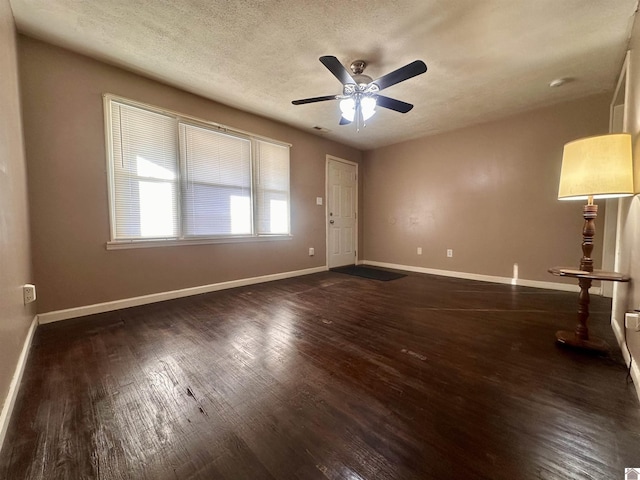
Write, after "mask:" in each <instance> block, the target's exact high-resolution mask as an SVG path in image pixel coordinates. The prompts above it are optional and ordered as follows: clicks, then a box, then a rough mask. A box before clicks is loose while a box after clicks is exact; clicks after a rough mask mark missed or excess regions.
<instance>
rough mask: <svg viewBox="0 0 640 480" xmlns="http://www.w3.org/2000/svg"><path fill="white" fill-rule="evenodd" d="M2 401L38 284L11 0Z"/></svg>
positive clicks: (1, 141)
mask: <svg viewBox="0 0 640 480" xmlns="http://www.w3.org/2000/svg"><path fill="white" fill-rule="evenodd" d="M0 72H1V73H0V402H2V403H3V404H4V402H5V398H6V396H7V392H8V390H9V384H10V383H11V378H12V376H13V373H14V371H15V368H16V364H17V362H18V357H19V355H20V352H21V350H22V346H23V344H24V341H25V339H26V336H27V331H28V330H29V326H30V325H31V320H32V319H33V316H34V314H35V311H34V310H35V309H34V307H33V304H31V305H30V306H28V307H25V305H24V304H23V302H22V285H23V284H25V283H29V282H32V281H33V279H32V277H31V257H30V253H29V247H30V245H29V218H28V212H27V180H26V171H25V166H26V164H25V159H24V149H23V143H22V126H21V120H20V102H19V98H20V95H19V90H18V65H17V58H16V32H15V27H14V24H13V15H12V13H11V9H10V7H9V1H8V0H0Z"/></svg>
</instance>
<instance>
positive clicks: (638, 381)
mask: <svg viewBox="0 0 640 480" xmlns="http://www.w3.org/2000/svg"><path fill="white" fill-rule="evenodd" d="M622 324H623V325H624V320H623V321H622ZM611 328H612V329H613V333H614V334H615V335H616V339H617V340H618V345H619V346H620V351H621V352H622V356H623V357H624V361H625V364H626V365H627V367H628V366H629V362H631V356H630V355H629V350H627V346H626V345H625V344H624V332H623V331H622V328H621V327H620V325H619V324H618V322H614V321H613V318H612V319H611ZM634 360H635V361H634V362H633V364H632V365H631V378H632V380H633V386H634V387H635V389H636V395H638V401H640V367H639V366H638V359H637V358H636V359H634Z"/></svg>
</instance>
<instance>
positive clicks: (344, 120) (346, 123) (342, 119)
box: [338, 117, 351, 125]
mask: <svg viewBox="0 0 640 480" xmlns="http://www.w3.org/2000/svg"><path fill="white" fill-rule="evenodd" d="M350 123H351V120H347V119H346V118H344V117H340V122H338V125H349V124H350Z"/></svg>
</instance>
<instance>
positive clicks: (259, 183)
mask: <svg viewBox="0 0 640 480" xmlns="http://www.w3.org/2000/svg"><path fill="white" fill-rule="evenodd" d="M105 118H106V123H107V144H108V152H109V153H108V167H109V193H110V208H111V242H110V244H123V243H124V244H127V243H128V244H131V243H143V242H145V241H154V242H156V243H157V241H158V240H166V241H173V242H176V241H177V242H179V243H182V242H185V241H187V242H189V241H198V240H212V241H214V240H216V239H230V238H231V239H232V238H255V237H269V236H271V237H273V236H277V235H280V236H281V235H289V145H287V144H282V143H278V142H274V141H272V140H267V139H263V138H259V137H254V136H252V135H249V134H246V133H243V132H237V131H231V130H229V129H226V128H223V127H220V126H217V125H213V124H210V123H207V122H203V121H198V120H196V119H193V118H189V117H186V116H182V115H178V114H173V113H169V112H165V111H161V110H159V109H155V108H153V107H150V106H147V105H141V104H137V103H135V102H131V101H128V100H124V99H120V98H117V97H114V96H111V95H105Z"/></svg>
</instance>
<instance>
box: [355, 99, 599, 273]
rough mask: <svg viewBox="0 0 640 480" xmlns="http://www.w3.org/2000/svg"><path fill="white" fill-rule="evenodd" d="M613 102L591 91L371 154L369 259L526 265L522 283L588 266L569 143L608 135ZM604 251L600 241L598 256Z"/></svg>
mask: <svg viewBox="0 0 640 480" xmlns="http://www.w3.org/2000/svg"><path fill="white" fill-rule="evenodd" d="M569 88H570V87H569ZM609 100H610V95H600V96H594V97H589V98H585V99H582V100H579V101H573V102H570V103H564V104H560V105H556V106H553V107H549V108H543V109H539V110H535V111H531V112H528V113H524V114H520V115H517V116H513V117H510V118H506V119H504V120H500V121H495V122H491V123H486V124H482V125H477V126H473V127H469V128H464V129H461V130H457V131H454V132H450V133H446V134H441V135H437V136H432V137H424V138H421V139H417V140H412V141H408V142H404V143H400V144H397V145H392V146H390V147H386V148H381V149H377V150H373V151H368V152H365V155H364V162H365V169H364V208H363V210H364V235H363V236H364V246H363V248H364V256H365V258H366V259H367V260H370V261H378V262H386V263H394V264H400V265H410V266H416V267H425V268H432V269H439V270H448V271H455V272H465V273H473V274H482V275H491V276H499V277H507V278H511V277H512V273H513V265H514V263H517V264H518V266H519V277H520V278H521V279H527V280H536V281H548V282H551V281H559V280H558V279H557V278H556V277H552V276H551V275H550V274H549V273H547V268H548V267H551V266H554V265H575V266H577V265H578V264H579V259H580V256H581V255H582V253H581V250H580V243H581V241H582V237H581V231H582V223H583V220H582V204H581V203H580V202H560V201H558V200H557V191H558V179H559V176H560V166H561V160H562V148H563V145H564V144H565V143H566V142H567V141H570V140H573V139H576V138H579V137H584V136H587V135H592V134H597V133H605V132H606V131H607V128H608V104H609ZM456 108H464V105H459V106H456ZM600 208H601V211H600V214H601V217H602V218H603V217H604V204H602V205H601V206H600ZM417 247H422V249H423V254H422V255H421V256H419V255H417V254H416V249H417ZM449 248H451V249H453V258H447V257H446V250H447V249H449ZM601 252H602V242H598V241H596V249H595V251H594V253H593V257H594V258H595V259H600V258H601V256H602V253H601ZM573 283H575V282H573Z"/></svg>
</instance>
